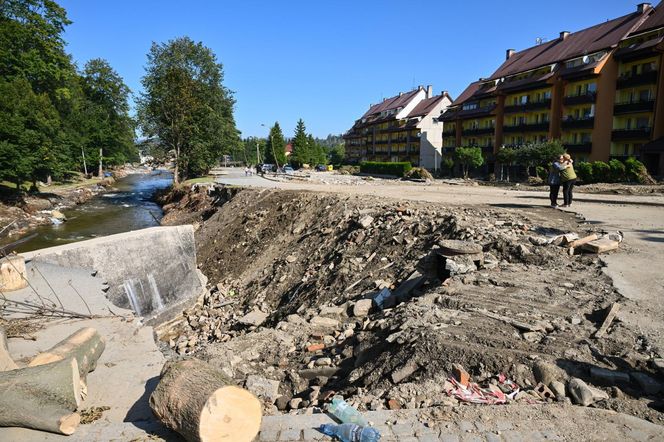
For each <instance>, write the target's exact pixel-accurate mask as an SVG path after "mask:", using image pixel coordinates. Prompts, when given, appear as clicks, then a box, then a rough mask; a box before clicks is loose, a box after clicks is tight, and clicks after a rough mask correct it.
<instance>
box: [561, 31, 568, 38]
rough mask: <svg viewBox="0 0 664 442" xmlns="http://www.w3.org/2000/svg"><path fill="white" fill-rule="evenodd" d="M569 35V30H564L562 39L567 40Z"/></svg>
mask: <svg viewBox="0 0 664 442" xmlns="http://www.w3.org/2000/svg"><path fill="white" fill-rule="evenodd" d="M567 37H569V31H562V32H561V33H560V39H561V40H565V39H566V38H567Z"/></svg>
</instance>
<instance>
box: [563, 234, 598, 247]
mask: <svg viewBox="0 0 664 442" xmlns="http://www.w3.org/2000/svg"><path fill="white" fill-rule="evenodd" d="M597 238H598V236H597V234H596V233H593V234H592V235H588V236H586V237H583V238H580V239H575V240H574V241H572V242H570V243H568V244H567V247H569V248H570V249H575V248H577V247H580V246H582V245H584V244H586V243H589V242H590V241H595V240H596V239H597Z"/></svg>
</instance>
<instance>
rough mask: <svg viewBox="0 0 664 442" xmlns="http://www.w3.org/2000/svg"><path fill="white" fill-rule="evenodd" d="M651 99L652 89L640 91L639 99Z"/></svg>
mask: <svg viewBox="0 0 664 442" xmlns="http://www.w3.org/2000/svg"><path fill="white" fill-rule="evenodd" d="M649 100H650V90H649V89H644V90H642V91H639V101H649Z"/></svg>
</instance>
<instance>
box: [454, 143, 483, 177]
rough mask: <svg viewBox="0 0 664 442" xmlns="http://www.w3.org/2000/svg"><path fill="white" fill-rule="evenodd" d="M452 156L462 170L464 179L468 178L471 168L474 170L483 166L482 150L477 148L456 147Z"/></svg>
mask: <svg viewBox="0 0 664 442" xmlns="http://www.w3.org/2000/svg"><path fill="white" fill-rule="evenodd" d="M454 156H455V157H456V160H457V161H458V162H459V163H460V164H461V167H462V168H463V177H464V178H468V172H469V170H470V169H471V168H473V169H474V168H477V167H480V166H481V165H482V164H484V157H483V156H482V149H481V148H479V147H458V148H457V149H456V150H455V151H454Z"/></svg>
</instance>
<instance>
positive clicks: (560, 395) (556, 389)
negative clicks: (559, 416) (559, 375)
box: [549, 381, 565, 401]
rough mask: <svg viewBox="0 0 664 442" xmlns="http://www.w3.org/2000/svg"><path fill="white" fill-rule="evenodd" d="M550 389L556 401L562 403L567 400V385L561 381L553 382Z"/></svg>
mask: <svg viewBox="0 0 664 442" xmlns="http://www.w3.org/2000/svg"><path fill="white" fill-rule="evenodd" d="M549 388H550V389H551V391H553V393H554V394H555V395H556V400H559V401H562V400H564V399H565V384H563V383H562V382H560V381H553V382H551V383H550V384H549Z"/></svg>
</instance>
